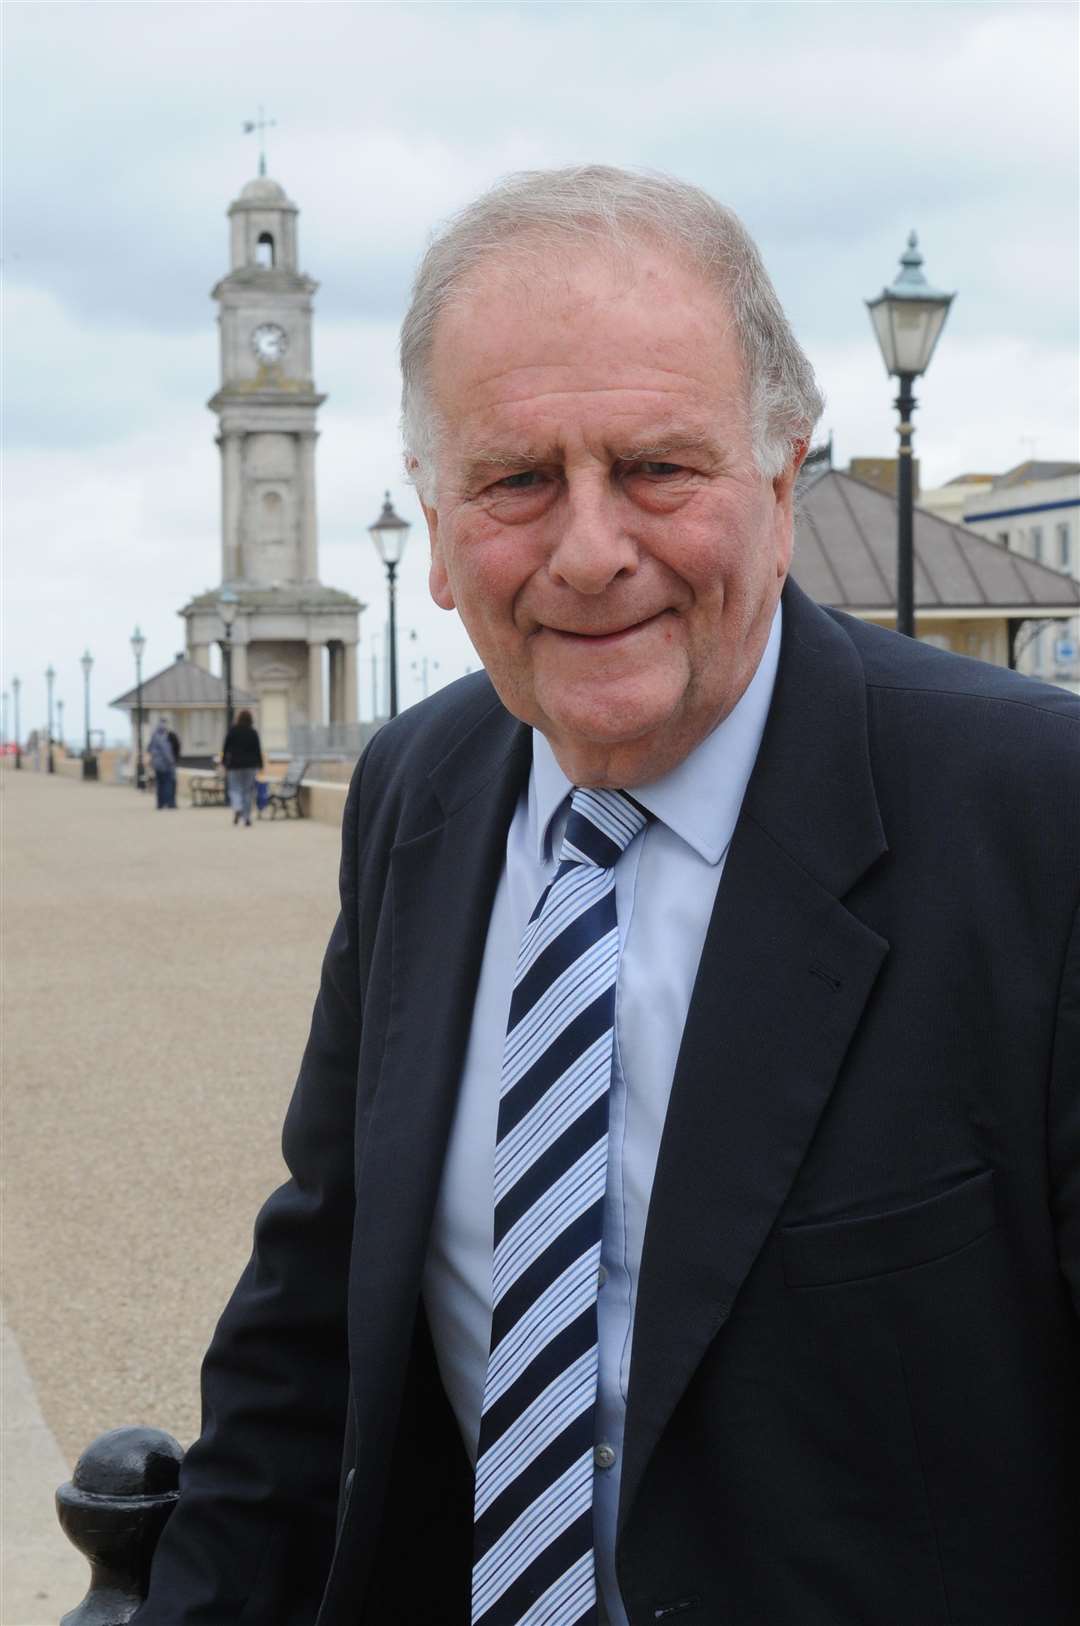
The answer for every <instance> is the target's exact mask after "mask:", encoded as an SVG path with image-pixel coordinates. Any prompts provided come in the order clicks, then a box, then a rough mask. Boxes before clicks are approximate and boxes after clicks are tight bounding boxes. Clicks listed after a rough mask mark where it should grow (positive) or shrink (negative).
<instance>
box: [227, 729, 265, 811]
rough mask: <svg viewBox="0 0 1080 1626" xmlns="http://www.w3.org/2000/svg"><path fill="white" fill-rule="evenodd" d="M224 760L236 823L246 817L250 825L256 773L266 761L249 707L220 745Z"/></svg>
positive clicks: (230, 802)
mask: <svg viewBox="0 0 1080 1626" xmlns="http://www.w3.org/2000/svg"><path fill="white" fill-rule="evenodd" d="M221 760H222V763H223V764H224V767H225V784H226V787H227V789H228V793H229V806H230V807H231V808H232V810H233V823H234V824H239V823H240V820H241V819H243V821H244V823H245V824H246V825H248V826H249V827H250V825H251V797H252V792H253V791H254V789H255V775H256V774H257V773H258V771H259V769H260V768H261V767H262V765H263V756H262V746H261V745H260V743H259V735H258V732H257V730H256V728H255V723H254V720H253V718H252V715H251V713H250V711H247V710H245V711H242V712H240V713H239V714H238V715H237V718H236V721H235V723H233V725H232V727H231V728H230V729H229V732H228V733H227V734H226V736H225V743H224V745H223V746H222V747H221Z"/></svg>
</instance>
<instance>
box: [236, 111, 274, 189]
mask: <svg viewBox="0 0 1080 1626" xmlns="http://www.w3.org/2000/svg"><path fill="white" fill-rule="evenodd" d="M276 126H277V119H268V118H266V117H265V116H264V114H263V110H262V108H261V107H260V108H259V116H258V118H257V119H245V120H244V134H245V135H251V134H252V132H253V131H258V135H259V174H260V175H265V174H266V132H267V130H273V129H275V128H276Z"/></svg>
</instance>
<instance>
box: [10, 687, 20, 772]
mask: <svg viewBox="0 0 1080 1626" xmlns="http://www.w3.org/2000/svg"><path fill="white" fill-rule="evenodd" d="M21 688H22V679H21V678H17V677H13V678H12V680H11V696H12V699H13V700H14V702H15V766H16V768H21V767H22V737H21V735H20V733H19V690H20V689H21Z"/></svg>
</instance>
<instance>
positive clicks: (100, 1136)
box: [0, 767, 338, 1626]
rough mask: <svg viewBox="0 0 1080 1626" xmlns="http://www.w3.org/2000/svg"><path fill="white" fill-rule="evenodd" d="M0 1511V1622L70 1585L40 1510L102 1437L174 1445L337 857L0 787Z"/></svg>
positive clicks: (241, 1225) (226, 1269)
mask: <svg viewBox="0 0 1080 1626" xmlns="http://www.w3.org/2000/svg"><path fill="white" fill-rule="evenodd" d="M0 786H2V812H3V907H4V927H3V945H2V967H3V1004H4V1011H3V1016H4V1051H3V1060H4V1105H3V1113H4V1123H3V1162H4V1175H5V1186H6V1190H5V1194H4V1210H3V1222H4V1224H3V1272H4V1276H3V1296H4V1311H5V1317H6V1324H5V1327H4V1339H5V1343H4V1351H5V1364H4V1375H3V1391H2V1398H3V1404H4V1427H5V1446H6V1447H7V1449H5V1453H4V1456H5V1469H6V1473H5V1479H6V1481H7V1483H6V1484H5V1500H4V1533H3V1534H4V1539H3V1548H2V1558H3V1567H2V1576H0V1626H56V1623H57V1622H58V1621H59V1618H60V1616H61V1614H63V1613H64V1611H65V1610H67V1609H70V1608H72V1607H74V1605H75V1604H76V1603H77V1602H78V1600H79V1598H80V1597H81V1596H82V1592H83V1590H84V1589H85V1584H86V1580H87V1574H88V1572H87V1569H86V1565H85V1563H84V1562H83V1560H82V1559H80V1558H79V1557H78V1555H77V1554H75V1552H74V1550H73V1549H71V1548H69V1547H68V1545H67V1543H66V1541H65V1539H64V1537H63V1536H62V1535H61V1533H60V1530H59V1527H58V1526H57V1525H56V1523H55V1516H54V1514H53V1511H52V1492H53V1489H54V1488H55V1484H56V1479H57V1470H58V1468H59V1469H62V1470H63V1472H64V1473H65V1474H66V1473H67V1472H68V1471H69V1470H70V1467H71V1465H72V1464H73V1463H74V1460H75V1458H76V1456H77V1455H78V1453H79V1452H80V1451H81V1450H82V1448H83V1447H84V1446H85V1445H86V1444H87V1443H88V1442H89V1440H90V1439H91V1438H92V1437H93V1436H94V1435H95V1434H97V1433H99V1432H101V1430H103V1429H106V1428H114V1427H117V1426H119V1425H120V1424H124V1423H151V1424H155V1425H157V1426H159V1427H162V1428H166V1429H168V1430H169V1431H170V1433H172V1434H175V1435H176V1437H177V1438H178V1439H179V1440H180V1442H181V1443H182V1444H183V1445H187V1444H188V1443H189V1442H190V1440H191V1439H192V1437H193V1436H194V1434H195V1433H196V1432H197V1431H198V1393H197V1378H198V1364H199V1359H200V1356H201V1354H202V1351H203V1349H204V1348H205V1346H206V1343H207V1340H208V1339H209V1336H210V1334H211V1331H212V1329H213V1325H214V1321H215V1318H216V1315H217V1313H218V1311H219V1310H220V1308H221V1306H222V1304H223V1302H224V1299H225V1297H226V1295H227V1293H228V1291H229V1289H230V1287H231V1286H232V1283H233V1282H234V1280H235V1278H236V1276H237V1275H238V1274H239V1272H240V1270H241V1269H242V1268H243V1265H244V1262H245V1260H246V1258H247V1255H248V1251H249V1248H250V1240H251V1223H252V1220H253V1218H254V1215H255V1213H256V1210H257V1208H258V1206H259V1204H260V1203H261V1202H262V1200H263V1198H264V1197H265V1196H266V1195H267V1194H268V1192H269V1191H270V1190H271V1189H272V1188H273V1187H274V1186H275V1185H276V1184H277V1183H278V1182H279V1180H280V1179H281V1178H282V1174H283V1168H282V1164H281V1161H280V1152H279V1146H278V1142H279V1134H280V1126H281V1118H282V1115H283V1113H284V1109H285V1106H286V1104H287V1101H288V1098H289V1095H290V1092H291V1089H292V1084H293V1081H294V1078H295V1075H296V1068H297V1065H298V1062H299V1058H300V1054H301V1051H302V1048H303V1043H304V1039H305V1036H306V1033H307V1025H308V1019H309V1016H310V1012H311V1004H312V1000H313V998H314V995H315V990H316V987H317V982H318V971H319V963H320V960H321V956H322V950H323V948H324V946H325V943H326V938H327V935H328V933H329V930H330V927H331V925H332V923H333V919H334V914H335V912H336V882H337V857H338V836H337V832H336V831H335V830H334V829H332V828H331V827H329V826H327V825H324V824H316V823H314V822H311V821H301V822H296V821H290V822H289V823H287V824H286V823H284V822H282V821H281V820H278V821H277V822H276V823H273V824H272V823H270V822H268V821H263V822H262V823H261V824H260V823H258V822H256V824H255V825H254V826H253V827H252V828H251V829H250V830H245V829H242V828H241V829H233V827H232V823H231V816H230V815H229V814H228V813H226V812H224V811H222V810H221V809H191V808H186V807H181V808H180V809H179V811H177V812H175V813H173V812H168V813H157V812H156V811H155V810H154V805H153V798H152V796H146V795H142V796H140V795H139V794H138V793H137V792H135V791H133V790H129V789H121V788H118V787H112V786H105V785H84V784H82V783H81V782H79V781H73V780H68V779H64V778H61V777H60V776H55V777H52V778H49V777H47V776H45V775H39V774H35V773H32V772H23V773H20V774H15V773H14V772H13V771H11V769H10V767H5V768H4V770H3V771H2V773H0Z"/></svg>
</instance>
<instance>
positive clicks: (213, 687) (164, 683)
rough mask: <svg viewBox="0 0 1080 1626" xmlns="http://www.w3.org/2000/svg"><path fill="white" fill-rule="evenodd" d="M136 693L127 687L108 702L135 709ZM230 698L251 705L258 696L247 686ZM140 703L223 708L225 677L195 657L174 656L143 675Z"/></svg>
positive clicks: (112, 704)
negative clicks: (206, 666) (179, 657)
mask: <svg viewBox="0 0 1080 1626" xmlns="http://www.w3.org/2000/svg"><path fill="white" fill-rule="evenodd" d="M135 696H136V691H135V690H134V689H129V690H128V691H127V693H126V694H122V695H118V696H117V698H116V699H115V700H110V701H109V705H110V706H119V707H120V708H121V709H122V710H124V711H134V709H135V704H136V699H135ZM232 698H233V705H234V706H247V705H252V704H253V703H254V702H255V700H256V698H257V696H255V695H253V694H249V693H248V691H247V690H246V689H237V688H234V689H233V693H232ZM142 703H143V706H144V708H147V707H150V706H153V707H155V708H161V709H163V708H165V707H167V706H171V707H174V708H175V709H177V710H182V709H183V708H185V707H189V706H220V707H221V709H222V711H224V709H225V679H224V678H220V677H215V676H214V674H213V672H207V671H205V670H204V668H203V667H201V666H196V665H195V662H194V661H187V660H175V661H173V663H172V665H171V666H166V667H165V668H164V669H163V670H162V671H160V672H155V673H154V675H153V677H148V678H144V679H143V686H142Z"/></svg>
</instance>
